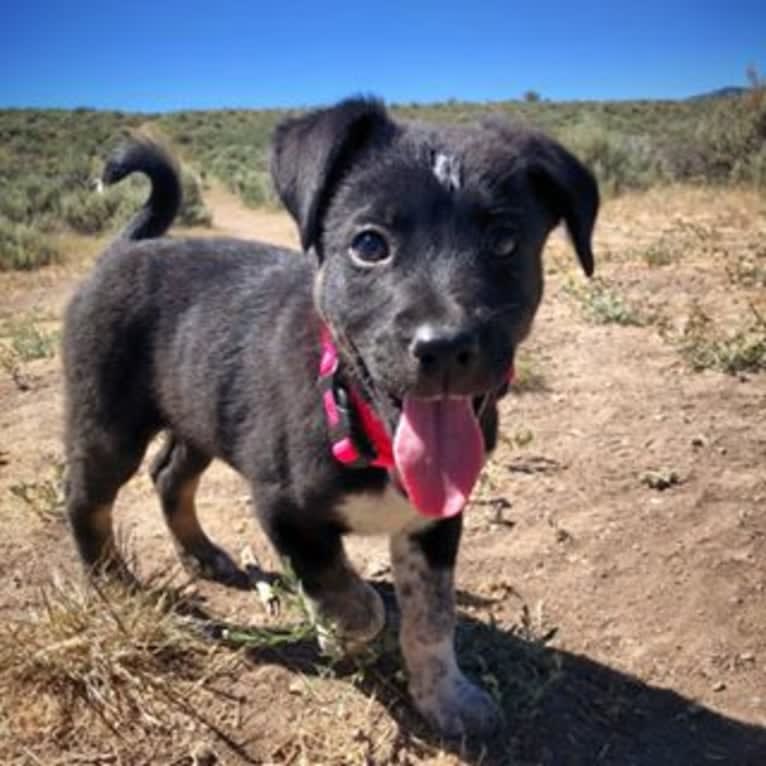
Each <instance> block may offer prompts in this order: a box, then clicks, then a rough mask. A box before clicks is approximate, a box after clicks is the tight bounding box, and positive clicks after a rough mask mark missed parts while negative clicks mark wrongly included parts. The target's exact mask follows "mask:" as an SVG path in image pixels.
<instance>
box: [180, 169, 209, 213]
mask: <svg viewBox="0 0 766 766" xmlns="http://www.w3.org/2000/svg"><path fill="white" fill-rule="evenodd" d="M181 188H182V190H183V202H182V204H181V209H180V210H179V212H178V218H177V219H176V222H177V223H179V224H181V225H182V226H210V225H211V224H212V222H213V216H212V214H211V213H210V211H209V210H208V209H207V207H205V201H204V200H203V199H202V182H201V180H200V179H199V177H197V176H196V175H194V173H192V172H191V171H190V170H189V169H188V168H186V167H182V168H181Z"/></svg>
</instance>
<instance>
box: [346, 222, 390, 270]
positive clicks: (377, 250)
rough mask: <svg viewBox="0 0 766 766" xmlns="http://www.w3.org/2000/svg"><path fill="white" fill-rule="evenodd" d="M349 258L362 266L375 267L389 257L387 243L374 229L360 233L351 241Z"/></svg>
mask: <svg viewBox="0 0 766 766" xmlns="http://www.w3.org/2000/svg"><path fill="white" fill-rule="evenodd" d="M349 252H350V253H351V257H352V258H353V259H354V260H355V261H357V262H360V263H361V264H362V265H364V266H376V265H377V264H379V263H383V262H384V261H387V260H388V259H389V257H390V250H389V247H388V242H386V240H385V238H384V237H383V235H382V234H381V233H380V232H377V231H375V230H374V229H365V230H364V231H360V232H359V234H357V235H356V236H355V237H354V239H353V240H352V241H351V247H350V248H349Z"/></svg>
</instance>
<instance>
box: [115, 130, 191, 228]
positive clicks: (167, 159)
mask: <svg viewBox="0 0 766 766" xmlns="http://www.w3.org/2000/svg"><path fill="white" fill-rule="evenodd" d="M136 172H138V173H144V174H145V175H146V176H148V177H149V180H150V181H151V183H152V190H151V193H150V194H149V199H147V200H146V202H145V203H144V206H143V207H142V208H141V209H140V210H139V211H138V213H136V215H134V216H133V218H132V219H131V220H130V221H129V222H128V225H127V226H126V227H125V228H124V229H123V230H122V231H121V232H120V234H119V236H118V239H150V238H152V237H160V236H162V235H163V234H164V233H165V232H166V231H167V229H168V227H169V226H170V224H171V223H173V219H174V218H175V217H176V214H177V213H178V210H179V208H180V207H181V199H182V197H183V193H182V191H181V179H180V172H179V169H178V164H177V163H176V161H175V159H174V158H173V157H172V155H171V154H170V153H169V152H168V151H167V149H165V148H164V147H162V146H161V145H160V144H158V143H157V142H156V141H153V140H152V139H150V138H147V137H145V136H133V137H131V138H130V139H129V140H128V141H127V142H125V143H124V144H122V145H121V146H120V147H118V148H117V149H116V150H115V151H114V153H113V154H112V156H111V157H110V158H109V159H108V160H107V163H106V167H105V168H104V172H103V175H102V176H101V178H102V180H103V182H104V184H106V185H107V186H111V185H112V184H116V183H117V182H118V181H121V180H122V179H123V178H125V176H129V175H130V174H131V173H136Z"/></svg>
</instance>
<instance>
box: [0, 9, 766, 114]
mask: <svg viewBox="0 0 766 766" xmlns="http://www.w3.org/2000/svg"><path fill="white" fill-rule="evenodd" d="M748 65H755V66H756V67H757V68H758V69H759V70H760V71H761V72H763V73H766V0H759V1H758V2H756V1H752V2H751V1H750V0H731V2H725V1H724V0H696V2H691V1H689V2H677V1H675V0H665V1H664V2H663V1H662V0H643V1H642V0H634V1H633V2H625V1H624V0H615V1H614V2H593V1H592V0H585V1H584V2H578V1H577V0H569V2H566V1H559V0H542V1H541V0H537V1H535V0H527V2H524V3H514V2H499V1H497V0H487V1H486V2H482V1H481V0H473V2H452V1H451V0H442V2H438V3H436V2H420V3H418V2H409V3H405V2H401V3H399V2H388V3H386V2H384V1H383V0H379V1H378V2H376V3H366V2H363V1H362V0H337V1H335V2H333V1H332V0H323V1H322V2H303V1H302V0H291V1H289V2H287V1H284V0H283V1H282V2H279V0H274V2H270V3H264V2H258V0H249V2H232V1H231V0H219V1H218V2H206V3H198V2H195V0H185V1H184V2H180V1H179V0H155V2H154V3H145V2H130V1H128V2H125V0H123V1H122V2H112V1H111V0H98V1H95V2H94V1H88V2H78V1H77V0H72V1H71V2H51V1H50V0H48V2H38V1H37V0H27V1H25V2H22V0H15V2H13V0H5V2H4V3H3V9H2V11H0V107H2V106H56V107H76V106H91V107H101V108H118V109H125V110H143V111H161V110H168V109H188V108H215V107H263V106H298V105H309V104H321V103H328V102H331V101H334V100H336V99H338V98H341V97H343V96H345V95H349V94H351V93H374V94H376V95H380V96H382V97H383V98H385V99H387V100H389V101H436V100H444V99H448V98H457V99H461V100H479V101H481V100H496V99H507V98H519V97H521V95H522V94H523V93H524V92H525V91H526V90H530V89H531V90H536V91H538V92H539V93H541V94H542V95H543V96H544V97H545V98H550V99H554V100H560V99H625V98H683V97H685V96H688V95H691V94H694V93H698V92H702V91H707V90H710V89H714V88H718V87H721V86H723V85H732V84H744V82H745V69H746V67H747V66H748Z"/></svg>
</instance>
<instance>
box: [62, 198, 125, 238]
mask: <svg viewBox="0 0 766 766" xmlns="http://www.w3.org/2000/svg"><path fill="white" fill-rule="evenodd" d="M120 196H121V195H120V193H119V192H118V191H117V190H112V189H108V190H106V191H105V192H103V193H101V194H100V193H98V192H96V191H94V190H77V191H74V192H71V193H70V194H67V195H66V196H65V197H64V198H63V200H62V202H61V216H62V219H63V221H64V222H65V223H66V225H67V226H69V228H71V229H73V230H74V231H76V232H78V233H79V234H100V233H101V232H102V231H104V230H105V229H106V228H107V227H108V226H109V224H110V223H111V222H112V220H113V219H114V217H115V214H116V213H117V211H118V210H119V209H120V201H121V200H120Z"/></svg>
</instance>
